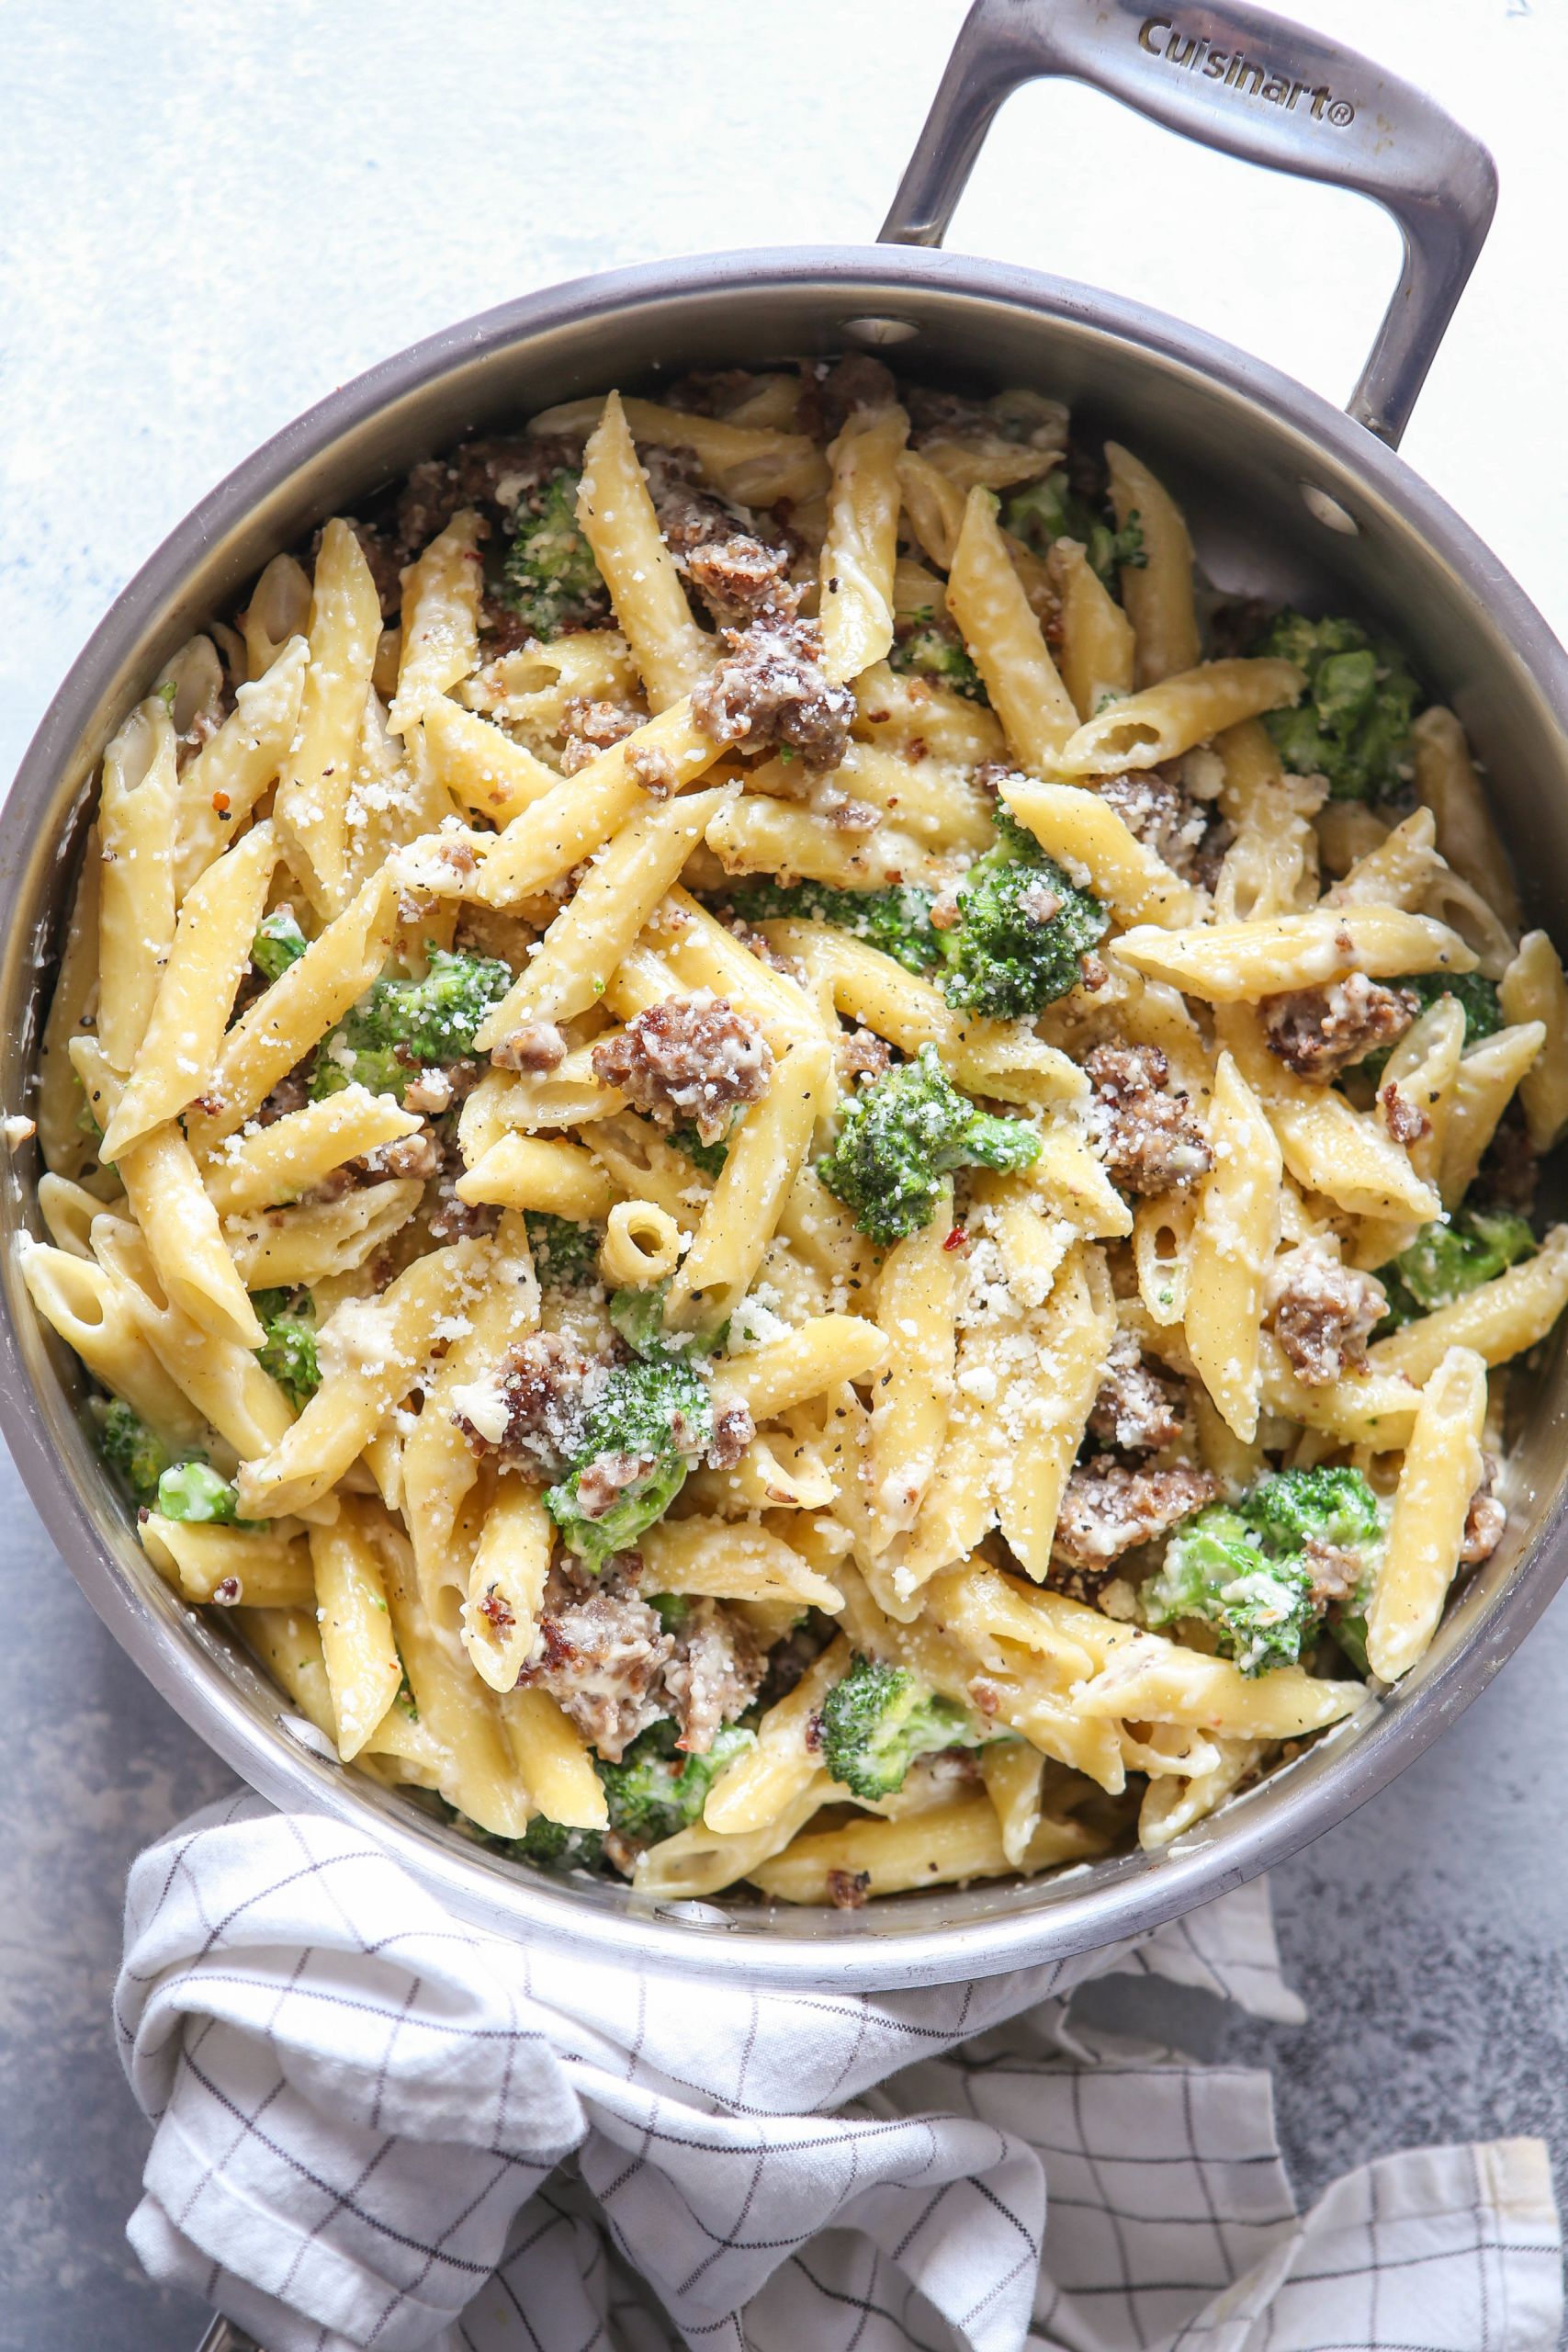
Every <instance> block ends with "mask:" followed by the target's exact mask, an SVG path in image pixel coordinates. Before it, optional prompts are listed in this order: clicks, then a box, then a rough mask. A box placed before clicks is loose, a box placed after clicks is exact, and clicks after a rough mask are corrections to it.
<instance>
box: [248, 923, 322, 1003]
mask: <svg viewBox="0 0 1568 2352" xmlns="http://www.w3.org/2000/svg"><path fill="white" fill-rule="evenodd" d="M309 945H310V941H309V940H308V939H307V938H306V936H305V934H304V933H303V932H302V931H301V930H300V928H299V923H298V922H296V921H295V919H294V910H293V908H292V907H291V906H289V905H288V904H287V903H285V904H284V905H283V906H281V907H274V909H273V910H272V912H271V913H270V914H269V915H263V917H262V919H261V921H260V922H259V923H258V924H257V925H256V935H255V937H254V939H253V940H252V942H251V961H252V963H253V964H254V966H255V967H256V969H257V971H258V972H259V973H260V974H261V976H262V978H263V979H264V980H265V981H267V982H268V984H269V985H270V983H271V982H272V981H274V980H280V979H281V978H283V975H284V973H285V972H287V970H288V967H289V966H290V964H297V963H298V962H299V958H300V956H303V954H304V953H305V950H306V948H307V947H308V946H309Z"/></svg>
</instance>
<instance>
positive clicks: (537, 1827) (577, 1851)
mask: <svg viewBox="0 0 1568 2352" xmlns="http://www.w3.org/2000/svg"><path fill="white" fill-rule="evenodd" d="M503 1850H504V1851H505V1852H507V1853H509V1854H511V1855H512V1856H513V1858H514V1860H518V1861H521V1862H537V1864H538V1865H539V1868H540V1869H541V1870H547V1871H569V1870H572V1869H577V1870H585V1871H592V1870H597V1869H598V1867H599V1864H600V1861H601V1860H602V1858H603V1856H604V1838H603V1837H602V1835H601V1834H600V1832H599V1831H598V1830H597V1829H568V1828H566V1827H565V1826H563V1825H562V1824H561V1823H560V1822H558V1821H548V1820H547V1819H546V1817H545V1815H543V1814H542V1813H536V1815H534V1818H533V1820H532V1821H531V1822H530V1823H529V1824H528V1826H527V1828H526V1829H525V1831H524V1832H523V1835H522V1837H521V1838H508V1839H506V1840H505V1842H504V1849H503Z"/></svg>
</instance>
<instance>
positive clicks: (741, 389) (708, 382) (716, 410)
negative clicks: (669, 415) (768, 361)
mask: <svg viewBox="0 0 1568 2352" xmlns="http://www.w3.org/2000/svg"><path fill="white" fill-rule="evenodd" d="M756 381H757V379H756V377H755V376H754V375H753V374H752V372H751V370H750V368H693V369H692V371H691V373H690V375H687V376H681V377H679V378H677V379H676V381H675V382H674V383H672V384H671V387H670V389H669V390H668V391H667V392H666V393H665V394H664V396H663V398H664V405H665V407H666V408H681V409H684V410H685V412H686V413H687V415H688V416H728V414H729V413H730V411H731V409H734V408H739V405H740V403H741V401H743V400H746V399H748V398H749V397H750V393H751V391H752V390H753V389H754V387H755V385H756Z"/></svg>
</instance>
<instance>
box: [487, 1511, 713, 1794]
mask: <svg viewBox="0 0 1568 2352" xmlns="http://www.w3.org/2000/svg"><path fill="white" fill-rule="evenodd" d="M638 1565H640V1564H639V1563H637V1555H635V1554H633V1555H630V1563H629V1564H628V1565H627V1566H623V1565H622V1564H621V1563H620V1562H619V1561H618V1560H611V1561H609V1562H607V1563H606V1564H605V1566H604V1568H603V1570H602V1571H601V1572H600V1574H599V1575H598V1576H597V1577H588V1576H586V1575H579V1574H577V1573H576V1572H575V1571H574V1569H573V1568H572V1567H571V1566H568V1565H566V1564H564V1563H561V1562H558V1563H557V1565H556V1566H554V1567H552V1568H551V1570H550V1573H549V1577H548V1579H547V1582H546V1586H545V1593H544V1600H543V1604H542V1606H541V1608H540V1611H539V1627H538V1632H537V1634H536V1636H535V1641H534V1647H533V1649H532V1651H531V1652H530V1654H529V1657H528V1661H527V1664H526V1665H525V1667H524V1668H523V1670H522V1672H521V1674H520V1675H519V1676H518V1678H517V1680H518V1686H519V1688H521V1689H525V1690H539V1691H548V1692H549V1694H550V1696H551V1697H552V1698H553V1699H555V1700H556V1701H557V1702H558V1703H559V1705H560V1706H561V1708H562V1709H563V1710H564V1712H565V1713H567V1714H568V1715H570V1718H571V1720H572V1722H573V1723H574V1724H576V1725H577V1727H578V1729H579V1731H581V1734H582V1736H583V1737H584V1738H585V1739H586V1740H588V1741H589V1742H590V1743H591V1745H592V1747H595V1748H597V1750H598V1752H599V1754H600V1755H601V1756H602V1757H603V1758H604V1760H605V1762H606V1763H609V1764H618V1763H619V1761H620V1759H621V1758H622V1756H623V1755H624V1754H625V1753H626V1749H627V1747H629V1746H630V1745H631V1743H632V1741H633V1740H634V1739H635V1738H636V1737H637V1734H638V1732H640V1731H646V1730H647V1728H648V1726H649V1724H651V1723H657V1722H658V1720H659V1718H660V1715H662V1714H663V1713H664V1712H665V1711H664V1708H663V1706H662V1705H661V1704H660V1700H659V1697H658V1695H657V1691H658V1685H659V1682H660V1677H661V1676H662V1674H663V1672H664V1669H665V1668H666V1666H667V1665H668V1663H669V1661H670V1660H671V1657H673V1656H674V1654H675V1644H674V1642H673V1640H672V1639H671V1636H670V1635H669V1634H667V1633H666V1632H665V1630H664V1627H663V1624H662V1623H660V1618H659V1615H658V1613H657V1611H654V1610H652V1609H650V1608H649V1605H648V1603H647V1602H646V1601H645V1600H639V1598H638V1597H637V1583H636V1575H637V1566H638Z"/></svg>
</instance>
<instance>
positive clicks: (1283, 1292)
mask: <svg viewBox="0 0 1568 2352" xmlns="http://www.w3.org/2000/svg"><path fill="white" fill-rule="evenodd" d="M1387 1312H1388V1294H1387V1293H1386V1291H1385V1290H1384V1289H1383V1286H1382V1283H1380V1282H1379V1281H1378V1279H1377V1276H1376V1275H1375V1274H1363V1273H1359V1272H1357V1270H1356V1269H1355V1267H1353V1266H1346V1265H1342V1264H1341V1263H1340V1261H1339V1255H1338V1252H1337V1250H1335V1249H1333V1248H1332V1247H1331V1246H1330V1245H1329V1244H1328V1243H1326V1242H1323V1241H1303V1243H1302V1244H1301V1245H1300V1247H1299V1248H1298V1249H1295V1250H1287V1252H1286V1253H1285V1255H1284V1256H1283V1257H1282V1258H1280V1260H1278V1261H1277V1262H1276V1264H1275V1265H1274V1267H1273V1269H1272V1271H1271V1272H1270V1273H1269V1289H1268V1303H1267V1315H1266V1319H1267V1321H1268V1323H1269V1328H1270V1329H1272V1331H1273V1333H1274V1337H1275V1338H1276V1339H1277V1340H1279V1342H1280V1348H1281V1349H1282V1350H1283V1351H1284V1356H1285V1361H1286V1363H1288V1364H1289V1365H1290V1367H1291V1370H1292V1372H1293V1373H1294V1374H1295V1375H1296V1377H1297V1379H1298V1380H1300V1381H1302V1382H1303V1384H1304V1385H1306V1386H1307V1387H1308V1388H1326V1387H1327V1386H1329V1385H1330V1384H1331V1383H1332V1382H1333V1381H1336V1380H1337V1379H1338V1378H1339V1376H1340V1374H1341V1373H1343V1372H1346V1371H1348V1369H1349V1367H1350V1366H1351V1365H1352V1364H1359V1363H1365V1362H1366V1359H1367V1340H1368V1336H1369V1334H1370V1333H1371V1331H1372V1329H1374V1327H1375V1326H1376V1325H1377V1324H1379V1323H1381V1322H1382V1318H1383V1317H1384V1315H1386V1314H1387Z"/></svg>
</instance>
